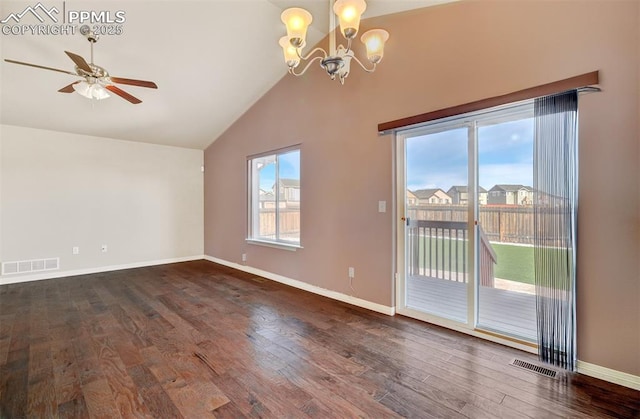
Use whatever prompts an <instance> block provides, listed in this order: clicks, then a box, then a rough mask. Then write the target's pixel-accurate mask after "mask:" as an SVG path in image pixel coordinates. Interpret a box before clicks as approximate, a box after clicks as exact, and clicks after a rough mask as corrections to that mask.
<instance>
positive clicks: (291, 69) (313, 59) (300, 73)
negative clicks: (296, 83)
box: [289, 51, 326, 77]
mask: <svg viewBox="0 0 640 419" xmlns="http://www.w3.org/2000/svg"><path fill="white" fill-rule="evenodd" d="M323 52H324V51H323ZM325 56H326V54H325ZM322 59H323V58H322V57H313V58H312V59H311V60H310V61H309V62H308V63H307V65H306V66H305V67H304V68H303V69H302V71H301V72H299V73H296V72H295V71H294V69H293V67H289V73H290V74H293V75H294V76H296V77H300V76H302V75H303V74H304V73H306V72H307V69H308V68H309V67H311V64H312V63H313V62H314V61H316V60H318V61H320V60H322Z"/></svg>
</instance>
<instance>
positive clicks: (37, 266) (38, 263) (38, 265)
mask: <svg viewBox="0 0 640 419" xmlns="http://www.w3.org/2000/svg"><path fill="white" fill-rule="evenodd" d="M59 268H60V258H46V259H32V260H18V261H14V262H2V275H13V274H26V273H30V272H43V271H54V270H56V269H59Z"/></svg>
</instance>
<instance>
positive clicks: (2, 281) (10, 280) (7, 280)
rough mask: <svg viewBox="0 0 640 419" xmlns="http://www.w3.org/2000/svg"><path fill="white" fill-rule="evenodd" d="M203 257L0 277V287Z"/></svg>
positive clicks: (196, 258) (201, 257)
mask: <svg viewBox="0 0 640 419" xmlns="http://www.w3.org/2000/svg"><path fill="white" fill-rule="evenodd" d="M202 259H204V256H202V255H197V256H186V257H180V258H171V259H160V260H149V261H145V262H134V263H126V264H123V265H110V266H100V267H97V268H87V269H75V270H69V271H48V272H43V273H41V274H35V275H22V276H15V277H14V276H13V275H11V276H9V275H5V276H3V277H0V285H9V284H19V283H22V282H31V281H42V280H45V279H54V278H64V277H67V276H77V275H89V274H97V273H102V272H111V271H119V270H122V269H132V268H144V267H147V266H156V265H166V264H169V263H178V262H190V261H192V260H202Z"/></svg>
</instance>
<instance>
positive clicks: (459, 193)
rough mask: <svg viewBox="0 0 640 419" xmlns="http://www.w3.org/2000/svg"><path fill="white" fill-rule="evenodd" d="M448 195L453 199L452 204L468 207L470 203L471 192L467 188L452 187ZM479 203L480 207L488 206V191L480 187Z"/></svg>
mask: <svg viewBox="0 0 640 419" xmlns="http://www.w3.org/2000/svg"><path fill="white" fill-rule="evenodd" d="M447 195H449V196H450V197H451V203H453V204H460V205H467V203H468V202H469V196H468V195H469V192H468V188H467V187H466V186H452V187H451V188H449V190H448V191H447ZM478 203H479V204H480V205H487V190H486V189H485V188H483V187H482V186H480V189H479V191H478Z"/></svg>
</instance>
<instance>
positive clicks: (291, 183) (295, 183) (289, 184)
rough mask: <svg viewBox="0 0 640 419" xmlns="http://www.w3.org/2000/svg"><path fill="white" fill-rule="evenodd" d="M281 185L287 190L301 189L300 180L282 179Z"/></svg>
mask: <svg viewBox="0 0 640 419" xmlns="http://www.w3.org/2000/svg"><path fill="white" fill-rule="evenodd" d="M280 184H281V185H282V186H284V187H285V188H299V187H300V179H287V178H282V179H280Z"/></svg>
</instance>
